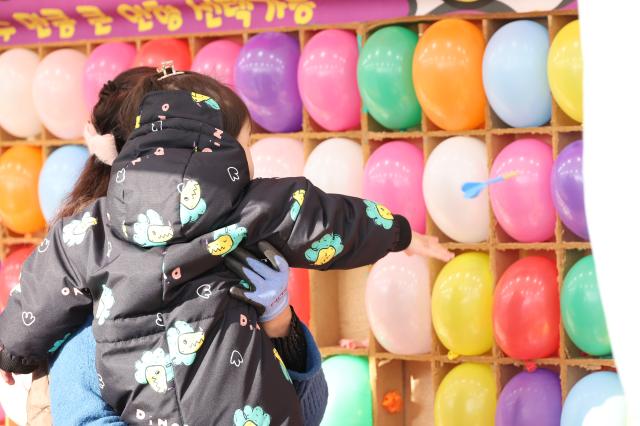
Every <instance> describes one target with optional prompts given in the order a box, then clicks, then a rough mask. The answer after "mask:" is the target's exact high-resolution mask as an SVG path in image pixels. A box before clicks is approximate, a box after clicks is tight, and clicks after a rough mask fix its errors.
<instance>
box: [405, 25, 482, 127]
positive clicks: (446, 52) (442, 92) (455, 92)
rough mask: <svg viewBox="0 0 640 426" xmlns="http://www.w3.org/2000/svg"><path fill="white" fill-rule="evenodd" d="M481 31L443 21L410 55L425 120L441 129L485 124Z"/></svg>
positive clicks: (435, 26) (470, 26)
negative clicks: (411, 55) (427, 119)
mask: <svg viewBox="0 0 640 426" xmlns="http://www.w3.org/2000/svg"><path fill="white" fill-rule="evenodd" d="M484 44H485V43H484V37H483V35H482V31H481V30H480V29H479V28H478V27H476V26H475V25H474V24H472V23H470V22H467V21H463V20H461V19H444V20H442V21H439V22H437V23H435V24H433V25H431V26H430V27H429V28H427V30H426V31H425V33H424V34H423V35H422V37H420V40H419V41H418V45H417V46H416V50H415V53H414V54H413V85H414V87H415V90H416V95H417V96H418V101H419V102H420V105H421V106H422V109H423V110H424V112H425V114H426V115H427V117H429V120H431V121H432V122H433V123H434V124H436V125H437V126H438V127H440V128H441V129H444V130H470V129H476V128H478V127H480V126H482V125H483V124H484V112H485V106H486V97H485V94H484V88H483V86H482V56H483V54H484Z"/></svg>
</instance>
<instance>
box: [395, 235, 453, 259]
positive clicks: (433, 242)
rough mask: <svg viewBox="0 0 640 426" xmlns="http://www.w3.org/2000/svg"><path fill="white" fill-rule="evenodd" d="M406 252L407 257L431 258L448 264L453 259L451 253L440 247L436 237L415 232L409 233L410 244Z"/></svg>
mask: <svg viewBox="0 0 640 426" xmlns="http://www.w3.org/2000/svg"><path fill="white" fill-rule="evenodd" d="M406 251H407V254H408V255H414V254H416V255H418V256H424V257H433V258H435V259H438V260H442V261H443V262H448V261H450V260H451V259H453V258H454V257H455V255H454V254H453V253H451V252H450V251H449V250H447V249H446V248H444V247H442V245H440V243H439V242H438V238H437V237H433V236H431V235H422V234H418V233H417V232H411V244H409V247H407V250H406Z"/></svg>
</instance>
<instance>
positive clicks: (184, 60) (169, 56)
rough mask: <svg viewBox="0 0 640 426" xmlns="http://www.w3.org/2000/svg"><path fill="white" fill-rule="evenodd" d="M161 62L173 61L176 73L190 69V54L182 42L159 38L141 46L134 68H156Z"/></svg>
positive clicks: (184, 42) (187, 47) (186, 45)
mask: <svg viewBox="0 0 640 426" xmlns="http://www.w3.org/2000/svg"><path fill="white" fill-rule="evenodd" d="M163 61H173V65H174V66H175V68H176V71H188V70H190V69H191V52H189V45H188V44H187V42H186V41H184V40H174V39H170V38H161V39H157V40H151V41H148V42H146V43H145V44H143V45H142V47H141V48H140V50H139V51H138V55H137V56H136V62H135V64H136V66H138V67H139V66H144V67H152V68H157V67H159V66H160V64H162V62H163Z"/></svg>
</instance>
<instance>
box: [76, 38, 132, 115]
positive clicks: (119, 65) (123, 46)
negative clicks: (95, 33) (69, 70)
mask: <svg viewBox="0 0 640 426" xmlns="http://www.w3.org/2000/svg"><path fill="white" fill-rule="evenodd" d="M135 59H136V48H135V46H134V45H132V44H129V43H105V44H101V45H100V46H98V47H96V48H95V49H94V50H93V52H91V54H89V57H88V58H87V62H85V65H84V78H83V79H82V89H83V90H84V102H85V105H86V106H87V109H88V110H92V109H93V107H94V105H95V104H96V103H97V102H98V95H99V94H100V89H102V86H104V84H105V83H106V82H107V81H109V80H113V79H114V78H115V77H116V76H117V75H118V74H120V73H121V72H122V71H126V70H128V69H129V68H131V67H132V66H133V61H134V60H135Z"/></svg>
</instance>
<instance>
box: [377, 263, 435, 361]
mask: <svg viewBox="0 0 640 426" xmlns="http://www.w3.org/2000/svg"><path fill="white" fill-rule="evenodd" d="M365 305H366V307H367V317H368V318H369V324H370V325H371V330H372V331H373V334H374V335H375V336H376V340H377V341H378V342H379V343H380V344H381V345H382V346H383V347H384V348H385V349H386V350H387V351H389V352H393V353H396V354H402V355H416V354H423V353H427V352H429V351H430V350H431V294H430V292H429V269H428V267H427V262H426V260H425V259H424V258H422V257H420V256H408V255H407V254H405V253H404V252H397V253H389V254H388V255H387V256H385V257H384V258H382V259H380V260H379V261H377V262H376V263H375V264H374V265H373V268H372V269H371V272H369V277H368V278H367V289H366V293H365Z"/></svg>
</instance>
